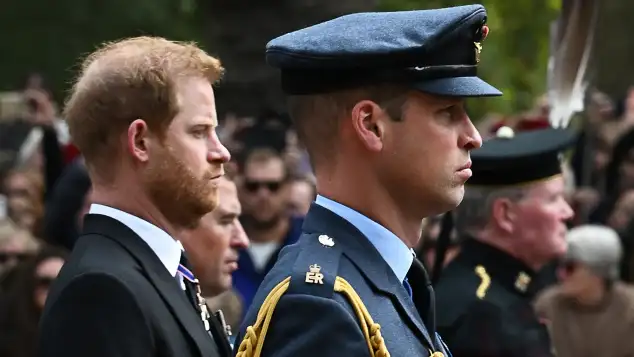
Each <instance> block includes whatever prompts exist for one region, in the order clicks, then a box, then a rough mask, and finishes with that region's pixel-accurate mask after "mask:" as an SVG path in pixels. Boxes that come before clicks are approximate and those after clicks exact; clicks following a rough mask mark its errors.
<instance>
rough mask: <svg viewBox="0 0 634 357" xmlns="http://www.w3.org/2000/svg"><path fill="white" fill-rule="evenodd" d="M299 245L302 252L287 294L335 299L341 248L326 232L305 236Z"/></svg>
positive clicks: (295, 265)
mask: <svg viewBox="0 0 634 357" xmlns="http://www.w3.org/2000/svg"><path fill="white" fill-rule="evenodd" d="M299 244H300V252H299V254H298V256H297V259H296V260H295V264H293V269H292V271H291V276H290V278H291V281H290V285H289V288H288V291H287V294H303V295H312V296H320V297H324V298H332V297H333V295H334V291H335V281H336V279H337V273H338V271H339V260H340V259H341V247H340V246H339V245H338V244H337V242H336V240H335V239H334V238H333V237H330V236H327V235H325V234H307V235H304V236H302V237H301V238H300V243H299Z"/></svg>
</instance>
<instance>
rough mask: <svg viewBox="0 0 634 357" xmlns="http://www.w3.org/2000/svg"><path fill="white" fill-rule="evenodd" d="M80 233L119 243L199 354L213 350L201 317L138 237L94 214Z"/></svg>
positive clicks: (119, 225) (129, 230)
mask: <svg viewBox="0 0 634 357" xmlns="http://www.w3.org/2000/svg"><path fill="white" fill-rule="evenodd" d="M83 233H84V234H99V235H102V236H105V237H107V238H110V239H112V240H113V241H115V242H117V243H119V244H120V245H121V246H122V247H123V248H124V249H125V250H126V251H127V252H128V253H129V254H130V255H131V256H132V257H134V258H135V260H136V261H137V262H138V264H139V265H140V266H141V268H142V270H141V272H142V273H143V274H144V275H145V276H146V277H147V278H148V280H149V281H150V282H151V283H152V285H154V287H155V288H156V290H157V291H158V293H159V294H160V295H161V297H162V298H163V301H165V303H166V305H167V306H168V308H169V310H170V311H171V312H172V314H173V315H174V316H175V317H176V320H178V322H179V323H180V325H181V326H182V327H183V330H184V331H185V332H186V334H188V335H189V336H190V337H191V338H192V339H193V341H194V342H195V344H196V346H197V348H198V350H199V352H200V354H201V355H202V356H207V355H209V352H210V351H211V350H216V348H215V346H214V343H213V341H212V339H211V338H210V336H209V334H208V333H207V331H205V329H204V326H203V324H202V320H201V318H200V316H198V314H197V313H196V310H195V309H194V308H193V307H192V305H191V304H190V303H189V302H188V301H187V297H186V295H185V294H184V292H183V291H182V289H181V287H180V286H178V281H177V280H176V278H175V277H174V276H172V275H171V274H170V273H169V272H168V271H167V269H165V266H164V265H163V263H161V261H160V260H159V258H158V256H157V255H156V254H155V253H154V252H153V251H152V249H151V248H150V247H149V246H148V245H147V243H145V242H144V241H143V239H141V237H139V236H138V235H137V234H136V233H134V231H132V230H131V229H130V228H128V227H127V226H126V225H124V224H123V223H121V222H119V221H117V220H115V219H113V218H110V217H108V216H104V215H96V214H89V215H86V218H85V222H84V232H83Z"/></svg>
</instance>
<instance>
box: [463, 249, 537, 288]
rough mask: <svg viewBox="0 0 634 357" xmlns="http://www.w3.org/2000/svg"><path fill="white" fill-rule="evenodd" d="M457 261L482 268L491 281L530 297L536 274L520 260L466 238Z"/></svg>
mask: <svg viewBox="0 0 634 357" xmlns="http://www.w3.org/2000/svg"><path fill="white" fill-rule="evenodd" d="M457 259H459V260H462V261H465V262H467V264H470V265H473V266H474V267H477V266H482V267H483V268H484V271H485V272H486V274H487V275H488V276H490V277H491V279H492V280H494V281H496V282H497V283H499V284H501V285H502V286H504V287H505V288H506V289H508V290H511V291H514V292H516V293H518V294H520V295H532V293H533V291H534V289H532V288H531V284H532V283H534V282H535V280H536V279H535V275H536V272H535V271H533V270H532V269H530V268H529V267H528V266H527V265H526V264H524V263H522V262H521V261H520V260H518V259H516V258H514V257H512V256H511V255H509V254H508V253H506V252H503V251H501V250H499V249H497V248H495V247H493V246H491V245H488V244H485V243H482V242H479V241H477V240H476V239H474V238H471V237H468V238H466V239H465V241H464V243H462V248H461V251H460V256H459V257H458V258H457Z"/></svg>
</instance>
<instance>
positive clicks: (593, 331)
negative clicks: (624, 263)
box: [535, 225, 634, 357]
mask: <svg viewBox="0 0 634 357" xmlns="http://www.w3.org/2000/svg"><path fill="white" fill-rule="evenodd" d="M622 255H623V251H622V247H621V242H620V240H619V236H618V234H617V233H616V232H615V231H614V230H613V229H611V228H608V227H604V226H597V225H585V226H579V227H576V228H574V229H572V230H570V232H569V233H568V252H567V254H566V257H565V263H564V264H563V265H562V267H561V268H560V270H559V275H560V278H561V281H562V282H561V284H559V285H558V286H554V287H552V288H550V289H548V290H546V291H544V293H543V294H542V295H541V296H539V298H538V299H537V301H536V304H535V305H536V310H537V314H538V315H539V316H540V317H541V318H542V319H543V320H545V321H546V323H547V325H548V326H549V327H550V335H551V338H552V341H553V347H554V350H555V352H556V354H557V356H559V357H585V356H598V355H601V356H604V357H617V356H634V341H633V340H632V336H634V288H632V287H630V286H627V285H625V284H624V283H622V282H619V281H618V278H619V263H620V259H621V256H622ZM589 336H591V338H588V337H589ZM599 341H600V342H599Z"/></svg>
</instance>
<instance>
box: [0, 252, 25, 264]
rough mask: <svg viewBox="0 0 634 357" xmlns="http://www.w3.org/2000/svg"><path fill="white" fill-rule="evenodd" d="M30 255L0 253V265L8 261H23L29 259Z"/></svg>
mask: <svg viewBox="0 0 634 357" xmlns="http://www.w3.org/2000/svg"><path fill="white" fill-rule="evenodd" d="M30 256H31V255H30V254H28V253H6V252H2V253H0V264H6V263H7V262H9V261H12V260H17V261H23V260H26V259H27V258H29V257H30Z"/></svg>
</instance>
